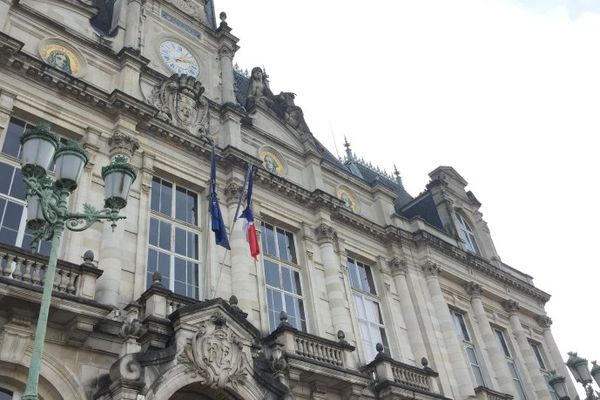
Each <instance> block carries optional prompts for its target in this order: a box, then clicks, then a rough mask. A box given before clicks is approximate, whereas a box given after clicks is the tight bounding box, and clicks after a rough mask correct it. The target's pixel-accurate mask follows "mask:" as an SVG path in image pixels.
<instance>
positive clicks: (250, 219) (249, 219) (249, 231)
mask: <svg viewBox="0 0 600 400" xmlns="http://www.w3.org/2000/svg"><path fill="white" fill-rule="evenodd" d="M248 175H249V176H248V191H247V192H246V208H245V209H244V211H242V213H241V214H240V219H244V227H245V229H246V235H247V238H248V244H249V245H250V255H251V256H252V257H253V258H254V260H255V261H257V260H258V259H257V258H256V257H258V255H259V254H260V247H259V246H258V235H257V234H256V227H255V226H254V215H253V214H252V187H253V186H254V174H253V173H252V166H250V170H249V171H248Z"/></svg>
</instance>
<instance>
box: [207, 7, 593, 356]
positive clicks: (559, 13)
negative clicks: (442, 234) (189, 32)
mask: <svg viewBox="0 0 600 400" xmlns="http://www.w3.org/2000/svg"><path fill="white" fill-rule="evenodd" d="M215 1H216V12H217V15H218V13H219V12H220V11H226V12H227V15H228V19H227V21H228V23H229V25H230V27H232V29H233V31H232V33H233V34H235V35H236V36H237V37H239V38H240V42H239V45H240V47H241V48H240V50H239V51H238V53H237V55H236V58H235V62H237V63H238V64H239V65H240V66H241V67H242V68H247V69H248V70H250V69H251V68H252V67H254V66H261V67H262V66H264V67H265V68H266V71H267V74H268V75H269V78H270V82H271V89H272V90H273V92H275V93H279V92H280V91H290V92H294V93H296V94H297V98H296V104H297V105H299V106H300V107H302V109H303V110H304V114H305V118H306V121H307V123H308V125H309V127H310V128H311V131H312V132H313V133H314V135H315V136H316V137H317V138H318V139H319V140H320V141H321V142H323V143H324V144H325V145H326V146H327V147H328V148H329V149H330V150H331V151H332V152H333V153H335V152H336V146H337V151H338V153H340V154H341V153H342V152H343V146H342V144H343V138H344V135H345V136H346V137H347V138H348V140H349V141H350V143H351V145H352V149H353V150H354V152H355V153H356V154H357V155H359V156H362V157H364V158H365V159H367V160H369V161H372V162H373V163H374V164H377V165H379V166H380V167H381V168H385V169H386V170H388V171H389V172H391V171H392V169H393V164H394V163H395V164H396V165H397V166H398V169H399V170H400V172H401V174H402V178H403V181H404V184H405V187H406V188H407V190H408V191H409V192H410V193H411V194H412V195H413V196H415V195H417V194H418V193H419V192H421V191H422V190H423V189H424V188H425V185H426V183H427V182H428V176H427V174H428V173H429V172H430V171H432V170H433V169H434V168H436V167H437V166H439V165H451V166H453V167H454V168H455V169H456V170H457V171H458V172H459V173H460V174H461V175H462V176H463V177H464V178H465V179H466V180H467V181H468V182H469V185H468V189H470V190H472V191H473V193H475V195H476V196H477V198H478V199H479V201H480V202H481V203H482V204H483V205H482V208H481V211H482V212H483V214H484V218H485V220H486V221H487V222H488V223H489V227H490V229H491V232H492V236H493V238H494V242H495V245H496V248H497V249H498V252H499V253H500V256H501V257H502V260H503V261H504V262H505V263H507V264H509V265H511V266H513V267H515V268H517V269H519V270H521V271H524V272H526V273H528V274H530V275H532V276H533V277H534V280H535V283H536V286H538V287H539V288H541V289H542V290H545V291H547V292H549V293H551V294H552V299H551V300H550V302H549V303H548V304H547V307H546V309H547V312H548V315H549V316H550V317H551V318H552V319H553V321H554V325H553V327H552V328H553V332H554V336H555V338H556V340H557V342H558V345H559V348H560V349H561V351H562V353H563V355H564V358H565V359H566V357H567V355H566V353H567V351H570V350H574V351H578V352H579V354H580V355H582V356H584V357H586V358H588V359H589V360H593V359H595V358H600V345H598V342H599V341H600V339H599V338H598V335H599V332H600V323H599V322H598V321H599V319H600V316H599V315H598V313H597V310H598V304H599V303H598V302H599V298H600V295H599V294H597V293H595V291H596V290H597V289H598V284H599V283H600V272H599V270H600V260H599V257H598V255H597V254H598V251H597V250H598V248H599V247H600V238H599V236H600V235H599V234H598V229H599V227H600V215H599V210H600V207H599V204H600V203H599V202H600V189H599V182H600V176H599V175H600V168H599V163H600V162H599V159H600V158H599V157H598V152H599V150H600V148H599V146H598V140H597V136H598V134H599V132H600V112H599V111H600V1H598V0H455V1H448V0H439V1H434V0H418V1H414V0H410V1H389V0H370V1H352V0H344V1H342V0H327V1H315V0H304V1H289V0H288V1H284V0H271V1H267V0H257V1H239V0H238V1H235V0H215Z"/></svg>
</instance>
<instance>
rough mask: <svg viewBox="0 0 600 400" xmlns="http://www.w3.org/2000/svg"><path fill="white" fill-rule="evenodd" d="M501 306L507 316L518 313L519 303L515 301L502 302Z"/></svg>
mask: <svg viewBox="0 0 600 400" xmlns="http://www.w3.org/2000/svg"><path fill="white" fill-rule="evenodd" d="M502 305H503V306H504V309H505V310H506V312H508V313H509V314H514V313H516V312H517V311H519V308H520V306H519V303H518V302H517V301H515V300H504V302H503V303H502Z"/></svg>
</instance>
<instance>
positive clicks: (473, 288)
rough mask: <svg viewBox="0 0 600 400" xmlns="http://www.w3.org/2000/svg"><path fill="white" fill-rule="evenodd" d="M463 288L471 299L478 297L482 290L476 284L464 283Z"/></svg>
mask: <svg viewBox="0 0 600 400" xmlns="http://www.w3.org/2000/svg"><path fill="white" fill-rule="evenodd" d="M464 287H465V291H466V292H467V293H468V294H469V295H470V296H471V297H480V296H481V292H482V291H483V289H482V288H481V285H480V284H479V283H477V282H467V283H465V286H464Z"/></svg>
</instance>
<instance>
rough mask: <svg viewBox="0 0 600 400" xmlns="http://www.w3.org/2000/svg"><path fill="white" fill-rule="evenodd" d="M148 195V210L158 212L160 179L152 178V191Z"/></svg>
mask: <svg viewBox="0 0 600 400" xmlns="http://www.w3.org/2000/svg"><path fill="white" fill-rule="evenodd" d="M150 194H151V200H150V208H151V209H152V210H153V211H160V208H159V207H160V179H159V178H157V177H154V178H152V190H151V192H150Z"/></svg>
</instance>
